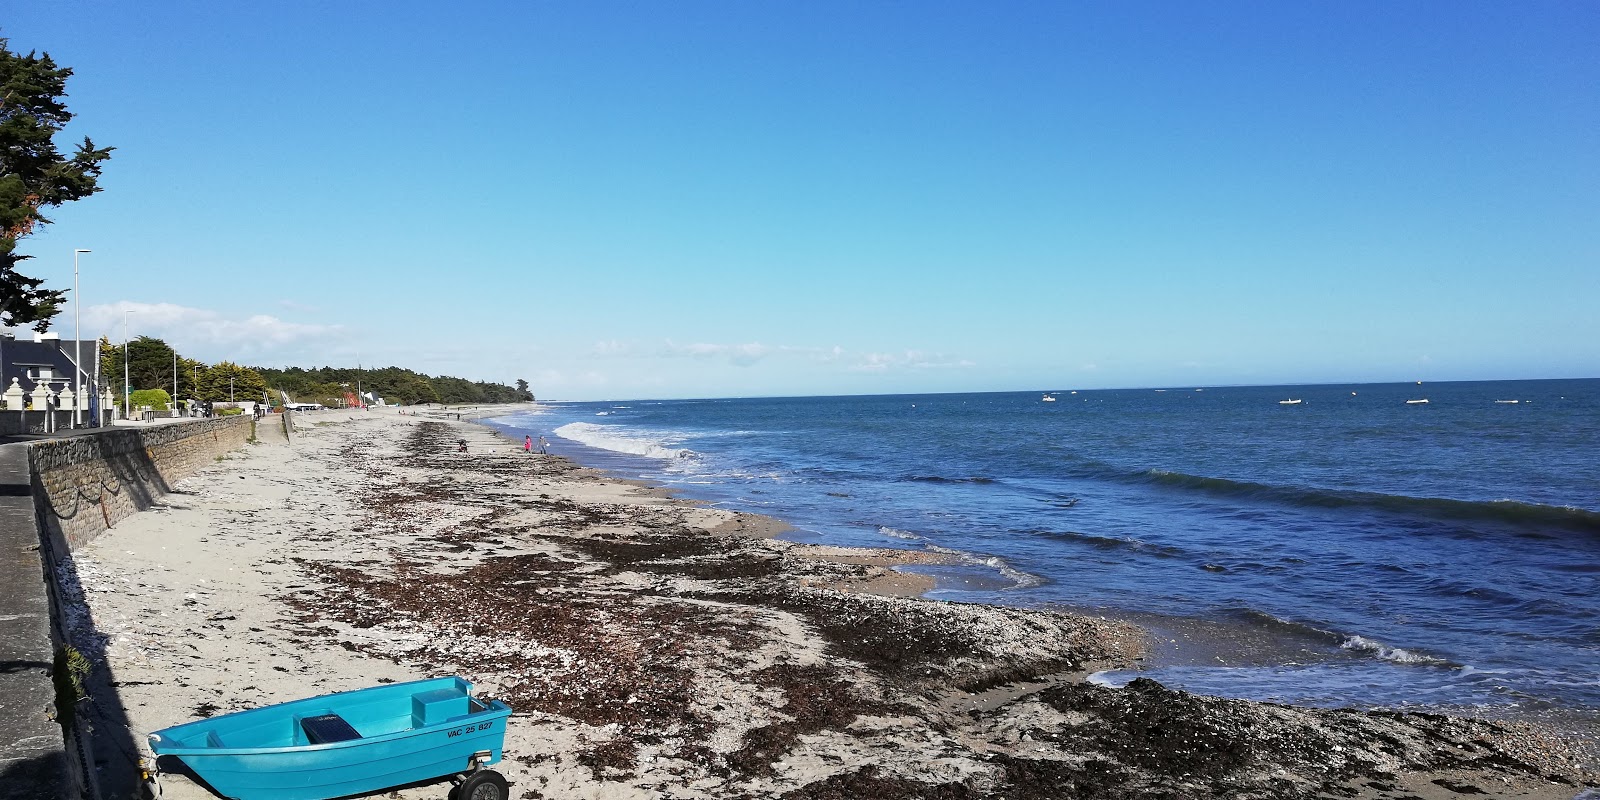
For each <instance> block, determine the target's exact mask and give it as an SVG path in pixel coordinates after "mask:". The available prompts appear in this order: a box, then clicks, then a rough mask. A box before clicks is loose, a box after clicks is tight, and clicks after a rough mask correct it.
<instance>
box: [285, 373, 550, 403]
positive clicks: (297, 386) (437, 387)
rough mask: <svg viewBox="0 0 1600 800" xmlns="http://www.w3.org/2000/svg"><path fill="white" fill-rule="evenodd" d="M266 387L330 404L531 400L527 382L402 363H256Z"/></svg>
mask: <svg viewBox="0 0 1600 800" xmlns="http://www.w3.org/2000/svg"><path fill="white" fill-rule="evenodd" d="M255 369H256V371H257V372H259V373H260V374H261V376H262V377H263V378H265V379H266V381H267V383H268V385H270V386H272V387H273V388H276V389H282V390H284V391H286V392H288V393H289V394H290V395H291V396H292V397H294V398H295V399H296V400H298V401H300V402H309V403H322V404H323V405H331V403H329V402H328V400H329V399H337V398H340V397H343V396H344V392H346V391H348V392H351V393H354V392H355V391H356V388H357V386H358V385H359V386H360V389H361V391H362V392H363V393H371V394H373V395H374V396H377V397H382V398H383V399H384V400H386V401H388V402H390V403H397V404H401V405H414V404H416V403H521V402H526V401H529V400H532V399H533V394H531V393H530V392H529V391H528V383H527V381H523V380H518V381H517V385H516V386H507V385H505V384H503V383H490V382H488V381H469V380H467V379H465V378H455V377H451V376H449V375H438V376H430V375H424V374H422V373H420V372H414V371H412V370H409V369H405V368H403V367H379V368H375V369H354V368H347V367H318V368H314V369H306V368H304V367H288V368H286V369H271V368H268V367H256V368H255Z"/></svg>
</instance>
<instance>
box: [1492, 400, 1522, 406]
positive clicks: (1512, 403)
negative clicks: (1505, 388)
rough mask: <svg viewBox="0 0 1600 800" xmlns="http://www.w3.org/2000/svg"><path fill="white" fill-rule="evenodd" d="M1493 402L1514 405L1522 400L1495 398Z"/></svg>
mask: <svg viewBox="0 0 1600 800" xmlns="http://www.w3.org/2000/svg"><path fill="white" fill-rule="evenodd" d="M1495 402H1496V403H1506V404H1508V405H1515V404H1517V403H1520V402H1522V401H1521V400H1496V401H1495Z"/></svg>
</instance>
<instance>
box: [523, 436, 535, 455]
mask: <svg viewBox="0 0 1600 800" xmlns="http://www.w3.org/2000/svg"><path fill="white" fill-rule="evenodd" d="M522 452H524V453H531V452H533V437H532V436H524V437H522Z"/></svg>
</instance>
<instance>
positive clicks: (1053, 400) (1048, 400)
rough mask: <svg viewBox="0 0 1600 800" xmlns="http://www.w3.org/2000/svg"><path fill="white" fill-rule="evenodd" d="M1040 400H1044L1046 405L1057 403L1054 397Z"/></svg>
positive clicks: (1046, 396) (1048, 396)
mask: <svg viewBox="0 0 1600 800" xmlns="http://www.w3.org/2000/svg"><path fill="white" fill-rule="evenodd" d="M1039 399H1041V400H1043V401H1044V402H1046V403H1054V402H1055V401H1056V399H1055V398H1054V397H1051V396H1050V395H1045V396H1044V397H1041V398H1039Z"/></svg>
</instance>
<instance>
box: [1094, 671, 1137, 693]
mask: <svg viewBox="0 0 1600 800" xmlns="http://www.w3.org/2000/svg"><path fill="white" fill-rule="evenodd" d="M1135 677H1136V675H1135V674H1134V673H1132V672H1129V671H1127V670H1120V669H1103V670H1100V671H1099V672H1091V673H1089V677H1087V678H1084V680H1086V681H1088V682H1090V683H1092V684H1094V685H1096V686H1109V687H1111V688H1112V689H1121V688H1122V687H1124V686H1127V685H1128V684H1129V683H1130V682H1132V681H1133V679H1134V678H1135Z"/></svg>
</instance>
